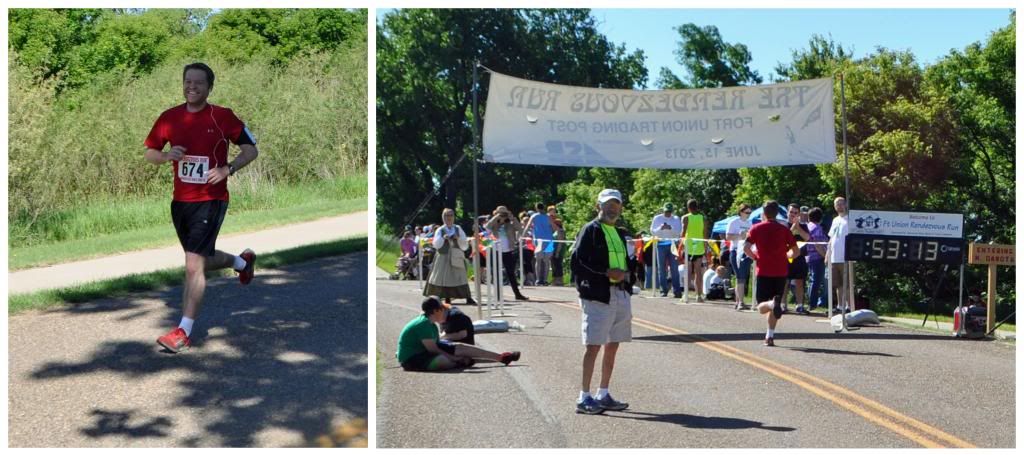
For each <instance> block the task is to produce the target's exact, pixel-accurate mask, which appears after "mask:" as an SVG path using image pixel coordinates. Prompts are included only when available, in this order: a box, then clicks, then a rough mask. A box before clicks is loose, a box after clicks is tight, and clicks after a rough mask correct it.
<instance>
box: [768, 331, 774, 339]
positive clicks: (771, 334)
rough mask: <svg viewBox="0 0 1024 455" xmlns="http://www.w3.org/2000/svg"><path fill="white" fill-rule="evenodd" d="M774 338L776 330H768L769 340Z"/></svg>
mask: <svg viewBox="0 0 1024 455" xmlns="http://www.w3.org/2000/svg"><path fill="white" fill-rule="evenodd" d="M774 336H775V329H768V338H772V337H774Z"/></svg>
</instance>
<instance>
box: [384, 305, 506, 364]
mask: <svg viewBox="0 0 1024 455" xmlns="http://www.w3.org/2000/svg"><path fill="white" fill-rule="evenodd" d="M420 308H421V309H422V310H423V314H421V315H419V316H417V317H416V318H415V319H413V320H412V321H409V323H408V324H406V325H405V328H403V329H402V332H401V334H399V335H398V352H397V353H396V354H395V356H396V357H397V358H398V363H400V364H401V365H402V368H403V369H405V370H406V371H440V370H449V369H452V368H457V367H468V366H471V365H473V359H482V360H491V361H495V362H501V363H504V364H505V365H508V364H510V363H512V362H514V361H517V360H519V357H520V353H519V351H512V352H503V353H501V354H498V353H495V352H491V351H486V350H483V349H480V348H478V347H475V346H470V345H466V344H461V343H450V342H448V341H441V334H440V332H439V331H438V329H437V325H436V324H441V323H444V321H445V319H446V318H447V315H448V312H447V311H445V308H444V305H443V304H441V300H440V299H438V298H437V297H435V296H429V297H427V298H425V299H423V303H422V304H421V305H420Z"/></svg>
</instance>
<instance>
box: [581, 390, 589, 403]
mask: <svg viewBox="0 0 1024 455" xmlns="http://www.w3.org/2000/svg"><path fill="white" fill-rule="evenodd" d="M587 398H590V392H584V391H582V390H581V391H580V401H579V403H582V402H583V400H586V399H587Z"/></svg>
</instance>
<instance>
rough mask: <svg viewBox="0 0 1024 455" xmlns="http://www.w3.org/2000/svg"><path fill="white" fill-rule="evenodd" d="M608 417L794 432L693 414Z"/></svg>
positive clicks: (724, 428) (739, 420)
mask: <svg viewBox="0 0 1024 455" xmlns="http://www.w3.org/2000/svg"><path fill="white" fill-rule="evenodd" d="M604 415H605V416H606V417H614V418H616V419H630V420H639V421H644V422H662V423H671V424H675V425H679V426H683V427H687V428H698V429H704V430H746V429H759V430H768V431H794V430H796V429H795V428H790V427H773V426H766V425H765V424H763V423H761V422H755V421H753V420H747V419H737V418H733V417H704V416H697V415H691V414H682V413H676V414H654V413H649V412H636V411H622V412H620V413H614V414H608V413H606V414H604Z"/></svg>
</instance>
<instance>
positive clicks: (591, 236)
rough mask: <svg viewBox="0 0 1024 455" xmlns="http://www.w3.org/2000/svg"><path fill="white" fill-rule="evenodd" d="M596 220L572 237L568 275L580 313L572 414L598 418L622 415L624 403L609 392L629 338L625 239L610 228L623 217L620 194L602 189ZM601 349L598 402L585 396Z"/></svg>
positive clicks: (629, 283)
mask: <svg viewBox="0 0 1024 455" xmlns="http://www.w3.org/2000/svg"><path fill="white" fill-rule="evenodd" d="M597 202H598V204H597V208H598V210H599V212H598V215H597V219H595V220H593V221H591V222H589V223H587V224H586V225H585V226H583V229H581V230H580V233H579V235H578V236H577V237H576V243H575V245H574V246H573V251H572V261H571V264H572V275H573V281H574V282H575V283H576V292H577V294H578V295H579V299H580V306H581V307H582V310H583V328H582V329H583V344H584V345H585V346H586V352H585V354H584V355H583V384H582V388H581V389H580V397H579V399H578V400H577V401H576V412H577V413H583V414H600V413H602V412H604V411H605V410H613V411H621V410H623V409H626V408H627V407H629V404H627V403H622V402H619V401H615V400H614V399H613V398H612V396H611V395H610V394H609V393H608V384H609V382H610V381H611V378H612V370H614V369H615V354H616V353H617V352H618V350H619V343H622V342H628V341H631V340H632V339H633V332H632V327H631V324H632V320H633V314H632V310H631V307H630V302H629V299H630V295H631V294H632V292H633V283H632V281H631V280H630V274H629V273H628V270H629V259H628V256H627V253H626V238H625V236H624V235H623V234H622V233H621V232H620V231H618V230H617V229H615V222H616V221H618V219H619V216H620V215H621V214H622V195H621V194H620V193H619V192H618V191H617V190H611V189H607V190H604V191H602V192H601V194H600V195H599V196H598V198H597ZM602 346H603V347H604V358H603V359H602V361H601V387H600V388H599V389H598V392H597V399H594V397H592V396H591V395H590V380H591V378H592V377H593V375H594V364H595V363H596V361H597V354H598V353H599V352H600V351H601V347H602Z"/></svg>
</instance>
